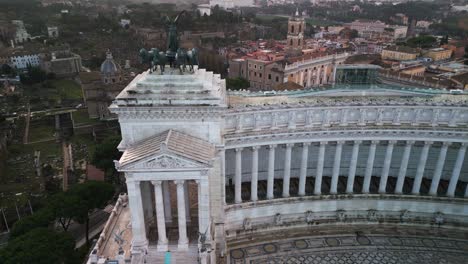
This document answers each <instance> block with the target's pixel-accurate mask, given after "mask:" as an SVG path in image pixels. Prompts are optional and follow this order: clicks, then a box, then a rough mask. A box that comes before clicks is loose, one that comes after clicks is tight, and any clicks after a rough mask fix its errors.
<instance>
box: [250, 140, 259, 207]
mask: <svg viewBox="0 0 468 264" xmlns="http://www.w3.org/2000/svg"><path fill="white" fill-rule="evenodd" d="M259 148H260V147H258V146H255V147H252V180H251V182H250V200H252V201H254V202H255V201H257V200H258V195H257V188H258V149H259Z"/></svg>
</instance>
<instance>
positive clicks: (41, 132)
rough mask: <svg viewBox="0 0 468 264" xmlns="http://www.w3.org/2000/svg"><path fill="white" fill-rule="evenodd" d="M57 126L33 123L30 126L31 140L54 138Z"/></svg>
mask: <svg viewBox="0 0 468 264" xmlns="http://www.w3.org/2000/svg"><path fill="white" fill-rule="evenodd" d="M54 133H55V127H53V126H47V125H32V126H30V127H29V142H36V141H42V140H48V139H49V140H54V138H55V137H54Z"/></svg>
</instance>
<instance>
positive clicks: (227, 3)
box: [210, 0, 254, 9]
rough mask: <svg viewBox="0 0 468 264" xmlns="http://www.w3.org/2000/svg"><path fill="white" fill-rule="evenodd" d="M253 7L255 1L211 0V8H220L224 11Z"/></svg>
mask: <svg viewBox="0 0 468 264" xmlns="http://www.w3.org/2000/svg"><path fill="white" fill-rule="evenodd" d="M253 5H254V0H210V6H211V7H215V6H219V7H220V8H222V9H231V8H234V7H241V6H253Z"/></svg>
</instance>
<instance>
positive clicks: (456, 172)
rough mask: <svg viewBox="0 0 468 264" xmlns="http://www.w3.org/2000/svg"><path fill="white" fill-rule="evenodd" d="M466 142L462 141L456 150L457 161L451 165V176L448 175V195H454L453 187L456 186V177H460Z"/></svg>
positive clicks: (467, 144)
mask: <svg viewBox="0 0 468 264" xmlns="http://www.w3.org/2000/svg"><path fill="white" fill-rule="evenodd" d="M467 146H468V143H463V144H462V145H461V147H460V150H458V155H457V161H455V166H454V167H453V171H452V176H451V177H450V183H449V186H448V190H447V196H448V197H454V196H455V189H456V188H457V183H458V178H460V172H461V169H462V167H463V161H464V160H465V153H466V147H467Z"/></svg>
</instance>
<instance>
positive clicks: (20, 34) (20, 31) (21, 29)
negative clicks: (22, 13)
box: [11, 20, 31, 44]
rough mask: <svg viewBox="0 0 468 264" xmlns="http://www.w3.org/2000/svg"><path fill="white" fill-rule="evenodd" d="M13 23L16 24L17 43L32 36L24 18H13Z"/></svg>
mask: <svg viewBox="0 0 468 264" xmlns="http://www.w3.org/2000/svg"><path fill="white" fill-rule="evenodd" d="M11 23H12V24H13V25H15V26H16V33H15V43H17V44H20V43H23V42H25V41H28V40H29V39H30V38H31V35H29V33H28V32H27V31H26V28H25V26H24V23H23V21H22V20H12V21H11Z"/></svg>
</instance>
